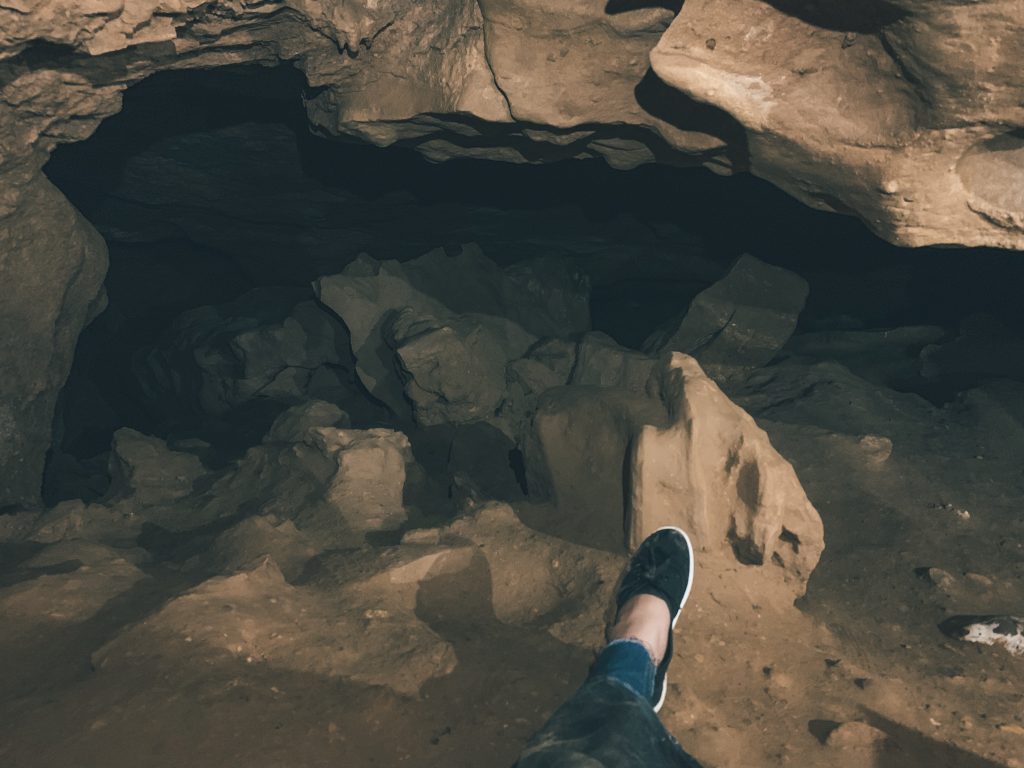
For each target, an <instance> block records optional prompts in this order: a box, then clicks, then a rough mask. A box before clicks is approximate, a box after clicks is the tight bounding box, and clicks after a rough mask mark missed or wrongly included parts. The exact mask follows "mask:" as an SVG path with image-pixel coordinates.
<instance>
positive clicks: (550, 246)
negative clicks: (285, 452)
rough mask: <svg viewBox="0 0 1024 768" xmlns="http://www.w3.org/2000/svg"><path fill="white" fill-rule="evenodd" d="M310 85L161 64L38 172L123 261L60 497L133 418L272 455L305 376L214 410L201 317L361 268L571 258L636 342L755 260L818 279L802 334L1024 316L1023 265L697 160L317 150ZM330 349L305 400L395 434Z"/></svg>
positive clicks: (937, 394) (274, 76)
mask: <svg viewBox="0 0 1024 768" xmlns="http://www.w3.org/2000/svg"><path fill="white" fill-rule="evenodd" d="M303 94H308V88H307V87H306V85H305V83H304V80H303V78H302V75H301V74H300V73H299V72H298V71H296V70H294V69H292V68H290V67H287V66H281V67H277V68H263V67H237V68H224V69H221V70H214V71H205V72H171V73H161V74H158V75H155V76H153V77H151V78H149V79H147V80H145V81H143V82H142V83H140V84H139V85H136V86H134V87H132V88H130V89H129V90H128V92H127V93H126V94H125V98H124V109H123V111H122V112H121V113H119V114H118V115H116V116H115V117H112V118H110V119H108V120H107V121H106V122H104V123H103V124H102V125H101V127H100V128H99V130H98V131H97V132H96V133H95V135H94V136H92V137H91V138H90V139H88V140H86V141H83V142H81V143H78V144H74V145H68V146H64V147H61V148H60V149H59V150H58V151H57V152H55V153H54V155H53V157H52V159H51V161H50V162H49V164H48V165H47V166H46V169H45V171H46V173H47V175H48V176H49V177H50V178H51V179H52V180H53V181H54V182H55V183H56V184H57V185H58V187H60V189H62V190H63V191H64V192H65V194H66V195H67V196H68V197H69V199H70V200H71V201H72V202H73V203H74V204H75V205H76V206H77V207H78V208H79V209H80V210H81V211H82V212H83V213H84V215H85V216H86V217H87V218H88V219H89V220H90V222H92V223H93V224H94V225H95V226H96V227H97V228H98V229H99V231H100V232H101V233H102V235H103V236H104V238H105V239H106V241H107V243H108V246H109V250H110V269H109V273H108V277H107V280H106V291H107V296H108V299H109V305H108V307H107V309H106V311H105V312H104V313H103V314H102V315H101V316H100V317H99V318H98V319H97V320H96V321H94V322H93V323H92V324H91V325H90V326H89V327H88V328H87V329H86V330H85V332H84V333H83V334H82V337H81V339H80V342H79V346H78V351H77V355H76V358H75V363H74V367H73V371H72V373H71V376H70V380H69V382H68V384H67V386H66V387H65V390H64V393H63V395H62V398H61V404H60V407H59V408H58V414H57V419H56V425H55V436H56V440H55V444H54V448H53V450H52V451H51V456H50V461H49V465H48V471H47V476H46V493H45V495H46V498H47V501H49V502H51V503H52V502H55V501H57V500H59V499H62V498H72V497H85V498H95V497H97V496H99V495H102V493H103V491H104V488H105V485H106V482H107V480H108V478H107V471H106V468H105V467H106V458H105V456H106V452H107V451H108V450H109V446H110V439H111V435H112V434H113V432H114V431H115V430H116V429H117V428H119V427H124V426H129V427H132V428H135V429H138V430H140V431H142V432H145V433H149V434H156V435H159V436H161V437H165V438H167V437H170V438H174V439H178V440H181V439H185V438H202V439H203V440H206V441H209V442H211V443H212V444H213V445H214V446H217V447H219V448H220V449H223V455H222V457H221V459H220V460H221V461H226V460H227V459H228V458H229V457H231V456H234V455H237V454H238V452H239V451H240V450H242V449H244V448H245V447H246V446H248V445H249V444H252V443H253V442H256V441H257V440H258V438H259V436H260V435H261V434H262V432H263V431H264V430H265V429H266V427H267V426H268V424H269V422H270V420H272V419H273V417H274V415H276V414H277V413H278V412H279V411H280V410H281V409H282V408H283V407H284V405H285V404H286V403H287V402H289V400H290V399H294V397H295V396H296V392H297V390H296V387H297V386H299V385H295V386H294V387H292V389H291V390H288V388H287V387H283V388H282V387H279V388H278V389H279V390H280V391H278V392H277V394H275V391H274V387H270V388H269V389H267V390H266V391H263V392H255V391H254V392H248V393H246V394H244V395H242V394H239V393H234V395H232V396H225V397H224V398H222V401H221V402H219V403H218V404H217V407H216V408H215V409H214V411H215V413H212V414H211V412H210V404H209V402H204V401H203V396H202V395H200V394H197V392H198V390H200V389H201V388H202V386H203V382H202V381H200V380H199V379H198V378H197V376H198V377H199V378H201V375H200V374H198V373H197V372H196V371H195V370H194V366H192V368H191V369H190V368H189V364H186V363H182V362H181V361H182V360H184V358H187V357H189V356H194V355H195V354H197V351H196V348H198V347H202V348H203V349H206V350H207V351H209V348H211V347H216V345H217V344H223V343H227V342H226V341H225V339H226V338H227V336H225V335H224V334H223V333H222V334H221V336H220V337H218V339H219V340H217V339H214V338H213V337H215V336H217V331H216V329H215V328H214V327H213V325H211V323H213V324H215V323H214V321H213V320H211V319H210V317H207V318H206V320H204V321H203V322H205V323H206V325H205V326H203V328H202V329H199V328H198V326H196V322H198V321H197V320H196V318H197V315H196V313H197V312H199V315H202V313H203V312H206V313H207V314H209V313H211V312H212V313H213V314H215V315H217V317H218V318H219V320H217V322H220V323H221V328H220V330H221V331H223V330H224V328H226V327H229V326H231V325H232V324H234V325H235V326H238V324H239V323H241V324H243V325H244V324H246V323H248V324H249V325H250V326H252V327H257V326H259V325H260V323H270V322H279V321H280V320H281V319H282V318H283V317H284V316H285V315H287V313H288V312H289V311H291V309H292V308H293V307H294V306H295V305H296V304H298V303H300V302H303V301H306V302H313V303H315V301H314V295H313V291H312V288H311V283H312V281H314V280H315V279H316V278H318V277H320V276H322V275H330V274H335V273H338V272H341V271H342V269H344V268H345V267H346V265H348V264H349V263H350V262H351V261H352V260H353V259H354V258H356V257H357V255H358V254H360V253H367V254H369V255H370V256H372V257H373V258H375V259H378V260H387V259H397V260H399V261H408V260H410V259H413V258H416V257H418V256H420V255H422V254H424V253H426V252H428V251H430V250H431V249H434V248H443V249H444V250H445V252H447V253H448V254H457V253H459V252H460V251H461V250H462V248H463V247H464V246H465V245H466V244H469V243H476V244H478V245H479V247H480V249H481V250H482V252H483V254H484V255H485V256H486V257H487V258H488V259H490V260H492V261H493V262H495V263H496V264H497V265H499V266H500V267H507V266H509V265H513V264H516V263H519V262H526V261H529V260H545V259H547V260H562V261H566V262H571V264H572V267H573V269H575V270H577V271H578V272H579V273H580V274H582V275H585V276H586V279H587V280H588V282H589V285H590V288H591V294H590V312H591V320H592V327H593V329H594V330H596V331H601V332H604V333H606V334H608V335H609V336H611V337H612V338H613V339H614V340H615V341H617V342H618V343H620V344H622V345H624V346H626V347H630V348H639V347H640V346H641V345H642V343H643V341H644V339H645V338H647V337H648V335H649V334H651V333H652V332H653V331H654V330H655V329H656V328H658V326H659V325H661V324H663V323H664V322H666V321H667V320H668V319H670V318H671V317H673V316H675V315H678V314H679V313H680V312H681V311H683V310H685V309H686V307H687V305H688V304H689V302H690V301H691V300H692V299H693V297H694V296H695V295H697V294H698V293H699V292H700V291H701V290H703V289H704V288H706V287H708V286H709V285H710V284H712V283H713V282H714V281H716V280H717V279H719V278H720V277H721V276H722V275H724V274H725V273H726V272H727V271H728V268H729V265H730V264H731V263H732V262H733V261H734V260H735V259H736V258H737V257H738V256H739V255H740V254H743V253H750V254H753V255H754V256H756V257H757V258H758V259H760V260H762V261H765V262H767V263H769V264H774V265H777V266H781V267H784V268H786V269H788V270H792V271H794V272H796V273H798V274H800V275H802V276H803V277H804V278H806V279H807V280H808V281H809V283H810V286H811V289H810V293H809V297H808V301H807V305H806V308H805V310H804V311H803V313H801V315H800V318H799V326H798V331H815V332H820V331H828V330H842V331H848V330H856V329H877V328H895V327H899V326H913V325H937V326H941V327H942V328H943V329H945V331H946V332H947V333H948V334H949V335H950V337H952V336H955V335H956V334H957V333H958V330H959V327H960V324H961V322H962V321H963V320H964V319H965V318H968V317H971V316H974V315H977V314H979V313H984V314H985V315H986V316H987V317H988V318H989V319H990V320H991V324H992V325H993V327H997V328H1002V329H1007V328H1009V329H1019V328H1021V327H1022V324H1024V309H1022V306H1021V304H1020V302H1019V301H1017V295H1018V287H1019V286H1020V285H1021V276H1022V267H1021V266H1020V262H1019V259H1015V258H1013V256H1012V255H1011V254H1006V253H998V252H984V251H977V250H973V251H972V250H963V249H959V250H940V249H924V250H919V251H910V250H906V249H900V248H896V247H894V246H891V245H888V244H885V243H883V242H882V241H880V240H879V239H877V238H876V237H874V236H873V235H871V234H870V233H869V232H868V231H867V230H866V229H865V228H864V227H863V226H862V225H861V224H860V223H859V222H857V221H855V220H853V219H848V218H844V217H840V216H837V215H833V214H827V213H821V212H816V211H813V210H811V209H808V208H806V207H804V206H802V205H801V204H799V203H797V202H794V201H793V200H792V199H791V198H789V197H788V196H786V195H784V194H782V193H781V192H779V191H777V190H775V189H774V188H773V187H771V186H770V185H768V184H766V183H764V182H761V181H759V180H758V179H756V178H753V177H746V176H745V177H738V178H721V177H717V176H714V175H712V174H710V173H709V172H707V171H704V170H702V169H682V168H668V167H661V166H647V167H641V168H638V169H636V170H633V171H628V172H623V171H615V170H612V169H610V168H609V167H607V166H606V165H604V164H603V163H602V162H599V161H563V162H559V163H554V164H550V165H511V164H505V163H499V162H489V161H453V162H448V163H445V164H440V165H437V164H432V163H429V162H428V161H426V160H424V159H423V158H422V157H420V156H419V155H417V154H416V152H415V149H414V147H411V146H402V145H401V144H399V145H398V146H394V147H390V148H386V149H382V148H377V147H372V146H368V145H363V144H356V143H346V142H342V141H339V140H336V139H326V138H321V137H319V136H316V135H314V134H313V133H311V132H310V130H309V129H308V126H307V123H306V119H305V115H304V112H303V108H302V96H303ZM201 308H206V309H205V310H203V309H201ZM214 308H219V309H214ZM218 312H219V314H218ZM183 317H185V318H188V317H191V318H192V320H190V321H189V320H186V321H183V320H182V318H183ZM334 320H336V318H334ZM189 323H192V326H194V329H193V331H188V330H187V328H188V327H189ZM199 324H200V325H202V323H199ZM982 325H984V322H982ZM307 331H308V328H307ZM189 333H192V334H193V335H192V336H191V337H189ZM175 334H176V335H175ZM172 337H173V338H172ZM186 337H189V338H191V342H188V343H191V344H193V345H194V347H195V348H193V349H189V348H188V343H187V342H186ZM342 346H344V345H343V344H342ZM335 351H336V354H332V355H327V357H325V358H324V359H323V360H321V361H320V362H317V363H316V365H317V366H319V367H318V372H316V375H315V376H314V375H313V373H310V379H312V378H316V377H319V380H320V381H319V384H317V383H311V382H310V381H306V383H305V384H304V385H303V386H306V387H307V388H308V387H310V386H312V387H313V388H314V389H316V388H317V387H318V386H319V389H320V390H322V391H321V392H320V394H321V395H324V393H333V395H335V396H337V397H340V398H341V399H342V400H346V398H348V400H347V401H346V402H347V404H348V405H349V406H352V402H351V401H352V399H353V398H355V399H360V400H361V402H362V406H360V407H356V408H355V411H354V414H353V415H354V416H355V417H356V423H357V424H358V425H359V426H371V425H377V424H385V423H394V418H393V414H389V413H388V410H387V409H386V408H384V407H382V405H381V404H380V403H379V402H377V401H375V400H374V399H373V398H370V397H368V396H367V393H366V392H365V391H362V390H361V388H360V385H359V383H358V381H357V380H356V377H355V376H354V375H353V372H352V360H351V354H350V353H349V352H348V351H347V350H345V349H338V350H335ZM175 356H177V357H175ZM156 358H159V362H158V363H157V362H153V361H154V360H155V359H156ZM328 358H329V361H328ZM147 359H148V360H149V361H150V363H149V364H147V362H146V361H147ZM176 360H177V361H178V362H175V361H176ZM179 363H181V365H182V366H183V367H180V368H176V365H178V364H179ZM299 365H301V363H299ZM311 365H312V364H311ZM324 366H326V367H324ZM321 368H322V370H320V369H321ZM328 369H332V370H333V372H331V371H330V370H328ZM225 375H226V376H227V375H228V374H225ZM161 377H163V378H162V379H161ZM190 377H191V380H189V379H190ZM171 379H176V380H175V381H171ZM972 380H973V379H972V376H971V375H970V372H969V371H965V372H964V373H963V374H962V375H961V376H960V378H958V379H957V380H956V381H952V382H950V381H943V382H941V383H936V382H929V381H925V380H924V379H922V378H921V377H920V376H918V375H916V373H907V372H900V373H894V374H893V376H892V377H891V380H890V381H889V383H890V384H891V385H892V386H894V387H895V388H897V389H903V390H912V391H918V392H920V393H922V394H924V395H925V396H927V397H929V398H932V399H933V400H936V401H937V402H941V401H944V400H948V399H949V398H951V397H953V396H954V395H955V394H956V392H958V391H960V390H962V389H964V388H965V387H966V386H967V385H969V384H970V383H971V382H972ZM332 387H333V389H332ZM286 390H287V391H286ZM342 390H346V391H345V392H342ZM325 396H326V395H325Z"/></svg>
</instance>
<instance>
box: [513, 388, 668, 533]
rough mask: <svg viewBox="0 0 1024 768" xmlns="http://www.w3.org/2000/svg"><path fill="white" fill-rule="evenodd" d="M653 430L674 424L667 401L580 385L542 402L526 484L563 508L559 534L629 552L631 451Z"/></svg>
mask: <svg viewBox="0 0 1024 768" xmlns="http://www.w3.org/2000/svg"><path fill="white" fill-rule="evenodd" d="M647 424H650V425H657V426H664V425H665V424H666V416H665V410H664V408H663V407H662V405H661V403H660V402H658V401H657V400H653V399H651V398H648V397H646V396H644V395H637V394H635V393H632V392H629V391H627V390H623V389H618V388H602V387H584V386H577V385H573V386H568V387H561V388H558V389H553V390H550V391H548V392H547V393H546V394H544V395H543V396H542V397H541V398H540V401H539V403H538V406H537V412H536V414H535V415H534V418H533V422H532V432H531V434H530V436H529V438H528V441H527V443H526V445H525V446H524V450H523V453H524V455H525V456H526V478H527V480H526V482H527V488H528V489H529V492H530V497H531V498H532V499H534V500H547V501H550V502H552V503H553V504H554V505H555V506H556V508H557V510H558V527H557V528H556V529H555V530H558V531H564V532H566V535H572V536H576V537H579V538H578V540H579V541H581V542H582V543H585V544H589V545H590V546H596V547H601V548H603V549H609V550H612V551H622V550H623V549H624V548H625V544H626V536H625V523H624V520H625V500H626V494H627V489H626V486H625V485H624V475H625V469H626V464H627V458H628V456H629V446H630V445H631V443H632V441H633V439H634V437H635V435H636V434H637V433H638V432H639V431H640V430H641V429H642V428H643V425H647ZM569 531H573V532H575V533H573V534H569Z"/></svg>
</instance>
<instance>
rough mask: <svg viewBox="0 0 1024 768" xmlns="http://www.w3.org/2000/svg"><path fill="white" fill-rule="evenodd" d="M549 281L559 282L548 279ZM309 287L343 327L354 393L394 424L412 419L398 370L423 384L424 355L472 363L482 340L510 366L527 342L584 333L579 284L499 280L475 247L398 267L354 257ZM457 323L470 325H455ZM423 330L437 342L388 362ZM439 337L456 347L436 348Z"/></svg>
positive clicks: (520, 274) (521, 271) (517, 274)
mask: <svg viewBox="0 0 1024 768" xmlns="http://www.w3.org/2000/svg"><path fill="white" fill-rule="evenodd" d="M535 270H540V271H541V272H542V273H543V274H544V276H545V280H544V281H542V280H539V279H537V275H536V274H534V271H535ZM551 273H555V274H556V275H561V279H560V280H559V279H552V280H548V279H547V278H549V277H551ZM315 287H316V290H317V295H318V296H319V298H320V301H321V302H323V303H324V305H326V306H327V307H329V308H330V309H332V310H333V311H334V312H335V313H337V315H338V316H339V317H340V318H341V319H342V320H343V321H344V322H345V325H346V326H347V327H348V330H349V333H350V335H351V343H352V352H353V354H354V355H355V358H356V361H357V371H358V373H359V378H360V380H361V381H362V383H363V385H364V386H365V387H366V389H367V390H368V391H369V392H370V394H371V395H373V396H374V397H375V398H377V399H378V400H380V401H381V402H383V403H384V404H385V405H387V406H388V407H389V408H390V409H391V410H392V411H393V412H394V413H396V414H398V415H403V416H404V415H410V414H411V412H410V408H409V403H408V402H407V400H406V392H405V389H404V386H403V377H402V375H401V373H400V369H401V368H402V366H405V367H406V370H408V369H409V367H411V368H413V369H414V370H413V371H412V374H413V376H414V377H415V374H416V371H417V370H419V371H420V375H421V378H422V377H424V376H425V375H426V373H427V371H425V370H423V367H422V365H421V360H422V357H423V354H425V353H424V352H423V350H426V352H427V353H431V352H433V351H434V350H436V349H438V348H440V347H444V348H445V350H444V354H445V355H446V356H451V355H454V356H456V357H458V356H459V355H466V354H470V353H472V354H475V353H476V352H477V351H479V341H478V340H477V339H476V338H474V337H477V336H478V335H479V334H482V340H483V341H486V340H487V338H488V337H491V339H492V340H496V339H500V342H499V345H500V346H501V347H502V348H503V349H504V350H506V354H507V355H508V356H507V357H506V360H511V359H514V358H516V357H519V356H520V355H521V354H522V353H523V352H525V351H526V347H528V346H529V343H528V342H527V341H526V340H527V339H529V338H530V337H547V336H554V337H563V336H570V335H572V334H575V333H579V332H582V331H585V330H587V329H588V328H589V323H590V317H589V312H588V310H587V286H586V283H585V281H581V280H578V279H576V278H574V277H573V275H572V274H571V273H570V272H569V271H568V270H567V268H566V267H564V266H560V267H556V266H552V265H551V264H537V265H534V266H533V267H529V266H523V265H518V266H516V267H515V268H510V269H509V270H507V271H503V270H501V269H500V268H498V266H497V265H496V264H494V262H492V261H490V260H489V259H487V258H486V257H485V256H484V255H483V254H482V253H481V252H480V250H479V248H477V247H476V246H475V245H467V246H464V247H463V249H462V251H461V252H460V253H459V254H457V255H455V256H448V255H446V254H445V252H444V251H443V250H440V249H438V250H435V251H431V252H429V253H427V254H424V255H423V256H421V257H419V258H418V259H413V260H412V261H408V262H403V263H399V262H397V261H384V262H378V261H376V260H374V259H372V258H370V257H369V256H363V257H360V258H359V259H356V260H355V261H354V262H352V263H351V264H349V266H347V267H346V268H345V270H344V271H343V272H342V273H341V274H339V275H333V276H330V277H321V278H320V279H319V280H318V281H317V282H316V284H315ZM570 288H571V290H569V289H570ZM403 310H404V314H403V315H402V317H401V318H399V313H402V312H403ZM464 315H472V316H474V319H472V320H460V317H461V316H464ZM428 318H429V320H428ZM483 318H487V319H483ZM418 323H426V325H418ZM431 324H432V325H431ZM443 328H450V329H451V330H448V331H442V329H443ZM482 329H488V330H482ZM426 330H433V331H435V332H437V333H435V334H433V335H432V336H430V337H429V338H424V339H423V340H422V341H421V342H419V343H417V344H416V345H415V346H413V347H412V348H410V349H409V350H407V352H406V355H405V357H406V358H408V363H407V362H406V361H404V360H399V359H397V358H396V354H395V350H394V347H395V345H396V344H397V345H399V346H401V344H402V343H403V342H404V343H406V344H409V343H411V342H412V340H413V337H415V336H416V335H417V333H418V332H420V331H426ZM438 334H440V335H438ZM446 335H450V336H451V337H453V338H456V339H458V342H456V343H455V345H454V346H449V345H448V344H442V343H441V342H443V341H446ZM460 347H461V350H460ZM487 354H488V355H491V352H490V351H489V350H488V351H487ZM453 362H454V361H453ZM490 368H491V369H490V371H489V373H488V376H489V377H493V378H496V377H497V376H498V373H497V370H498V369H497V368H496V367H494V366H491V367H490ZM501 375H502V376H504V371H503V370H502V371H501ZM450 385H451V386H456V384H455V383H454V382H452V383H451V384H450ZM437 386H439V385H437V384H428V386H427V389H428V390H430V389H431V388H435V389H434V392H435V394H437V390H436V387H437ZM422 399H423V400H430V399H431V398H430V397H429V396H427V395H424V397H423V398H422ZM434 399H436V398H434ZM430 418H432V417H430Z"/></svg>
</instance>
